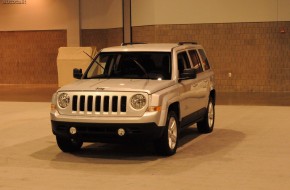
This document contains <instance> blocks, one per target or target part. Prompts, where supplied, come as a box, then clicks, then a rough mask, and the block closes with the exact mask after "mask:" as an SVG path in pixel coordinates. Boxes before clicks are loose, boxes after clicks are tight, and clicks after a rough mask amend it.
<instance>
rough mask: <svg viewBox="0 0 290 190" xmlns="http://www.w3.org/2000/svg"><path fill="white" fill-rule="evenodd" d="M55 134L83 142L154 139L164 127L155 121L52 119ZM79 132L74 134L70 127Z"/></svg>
mask: <svg viewBox="0 0 290 190" xmlns="http://www.w3.org/2000/svg"><path fill="white" fill-rule="evenodd" d="M51 125H52V132H53V134H54V135H57V136H62V137H66V138H75V139H79V140H81V141H83V142H118V141H126V140H134V141H152V140H155V139H158V138H161V136H162V133H163V130H164V127H160V126H157V125H156V124H155V123H135V124H134V123H113V124H108V123H77V122H61V121H53V120H51ZM71 127H75V128H76V130H77V132H76V134H74V135H72V134H71V133H70V128H71ZM120 128H122V129H124V130H125V135H124V136H120V135H118V130H119V129H120Z"/></svg>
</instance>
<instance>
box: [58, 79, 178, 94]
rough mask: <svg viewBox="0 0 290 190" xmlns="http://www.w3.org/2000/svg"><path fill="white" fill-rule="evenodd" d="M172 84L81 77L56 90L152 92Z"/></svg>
mask: <svg viewBox="0 0 290 190" xmlns="http://www.w3.org/2000/svg"><path fill="white" fill-rule="evenodd" d="M174 84H175V82H174V81H172V80H144V79H82V80H78V81H76V82H74V83H71V84H69V85H65V86H63V87H62V88H60V89H59V90H58V91H59V92H60V91H110V92H113V91H123V92H136V91H139V92H146V93H148V94H152V93H155V92H157V91H160V90H162V89H164V88H167V87H169V86H172V85H174Z"/></svg>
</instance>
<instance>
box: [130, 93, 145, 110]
mask: <svg viewBox="0 0 290 190" xmlns="http://www.w3.org/2000/svg"><path fill="white" fill-rule="evenodd" d="M131 105H132V107H133V108H134V109H137V110H140V109H142V108H144V106H145V105H146V98H145V96H143V95H142V94H135V95H134V96H133V97H132V98H131Z"/></svg>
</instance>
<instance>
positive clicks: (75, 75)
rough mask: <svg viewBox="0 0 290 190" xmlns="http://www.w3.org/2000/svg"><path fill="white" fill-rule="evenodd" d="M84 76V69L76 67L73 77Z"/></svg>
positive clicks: (79, 77)
mask: <svg viewBox="0 0 290 190" xmlns="http://www.w3.org/2000/svg"><path fill="white" fill-rule="evenodd" d="M82 76H83V70H82V69H74V70H73V77H74V78H75V79H81V78H82Z"/></svg>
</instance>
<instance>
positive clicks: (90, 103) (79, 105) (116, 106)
mask: <svg viewBox="0 0 290 190" xmlns="http://www.w3.org/2000/svg"><path fill="white" fill-rule="evenodd" d="M126 111H127V96H124V95H118V96H117V95H113V96H110V95H94V96H93V95H73V98H72V113H74V114H124V113H126Z"/></svg>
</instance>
